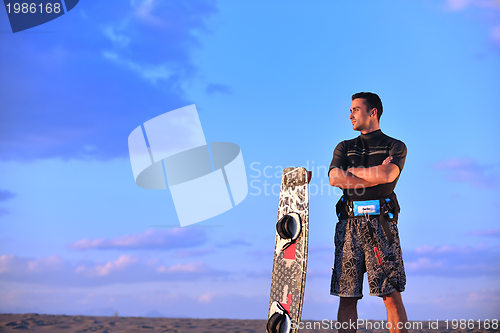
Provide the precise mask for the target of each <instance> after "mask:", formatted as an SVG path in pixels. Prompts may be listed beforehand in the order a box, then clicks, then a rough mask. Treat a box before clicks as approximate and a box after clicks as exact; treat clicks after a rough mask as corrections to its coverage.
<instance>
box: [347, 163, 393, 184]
mask: <svg viewBox="0 0 500 333" xmlns="http://www.w3.org/2000/svg"><path fill="white" fill-rule="evenodd" d="M348 171H349V172H350V173H351V174H353V175H354V176H356V177H359V178H361V179H364V180H366V181H368V182H372V183H377V184H386V183H390V182H392V181H394V180H395V179H396V178H397V177H398V175H399V168H398V166H397V165H395V164H392V163H388V164H381V165H377V166H374V167H370V168H349V169H348Z"/></svg>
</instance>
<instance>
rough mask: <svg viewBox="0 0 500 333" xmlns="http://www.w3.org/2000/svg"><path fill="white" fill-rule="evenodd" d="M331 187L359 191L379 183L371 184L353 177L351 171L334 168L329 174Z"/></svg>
mask: <svg viewBox="0 0 500 333" xmlns="http://www.w3.org/2000/svg"><path fill="white" fill-rule="evenodd" d="M328 178H329V179H330V185H332V186H336V187H340V188H342V189H357V188H363V187H372V186H375V185H378V183H374V182H370V181H368V180H365V179H363V178H360V177H357V176H356V175H353V174H352V173H350V172H349V171H345V170H341V169H339V168H334V169H332V170H330V173H329V174H328Z"/></svg>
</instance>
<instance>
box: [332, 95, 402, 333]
mask: <svg viewBox="0 0 500 333" xmlns="http://www.w3.org/2000/svg"><path fill="white" fill-rule="evenodd" d="M382 111H383V108H382V101H381V100H380V98H379V97H378V96H377V95H376V94H373V93H368V92H361V93H357V94H354V95H353V96H352V103H351V114H350V116H349V119H350V120H351V122H352V128H353V129H354V130H356V131H360V132H361V135H360V136H358V137H357V138H355V139H352V140H346V141H342V142H341V143H339V144H338V145H337V147H336V148H335V151H334V153H333V159H332V162H331V164H330V170H329V173H328V176H329V179H330V184H331V185H332V186H337V187H339V188H341V189H343V192H344V195H343V196H342V198H341V199H340V200H339V202H338V203H337V216H338V218H339V222H338V223H337V226H336V229H335V264H334V268H333V273H332V282H331V290H330V293H331V294H332V295H336V296H340V304H339V310H338V315H337V320H338V321H339V322H341V323H344V324H343V325H342V327H343V328H342V329H340V330H339V331H340V332H346V333H347V332H349V333H352V332H356V329H355V328H354V327H356V326H355V325H354V324H352V323H356V320H357V317H358V314H357V308H356V307H357V302H358V299H361V298H362V297H363V294H362V283H363V275H364V273H365V272H367V274H368V282H369V286H370V295H374V296H380V297H382V298H383V300H384V303H385V306H386V309H387V328H389V330H390V331H391V333H393V332H407V330H406V329H405V327H404V325H405V323H406V322H407V317H406V312H405V308H404V306H403V302H402V300H401V294H400V292H402V291H403V290H404V286H405V283H406V276H405V272H404V266H403V259H402V256H401V247H400V244H399V235H398V230H397V225H396V224H397V218H398V213H399V205H398V203H397V199H396V195H395V194H394V188H395V187H396V183H397V181H398V179H399V175H400V173H401V171H402V170H403V166H404V162H405V158H406V146H405V144H404V143H403V142H401V141H399V140H396V139H393V138H391V137H389V136H387V135H385V134H383V133H382V131H381V130H380V128H379V121H380V116H381V115H382Z"/></svg>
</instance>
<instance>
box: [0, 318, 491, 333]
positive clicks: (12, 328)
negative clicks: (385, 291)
mask: <svg viewBox="0 0 500 333" xmlns="http://www.w3.org/2000/svg"><path fill="white" fill-rule="evenodd" d="M375 323H380V321H371V324H372V325H373V328H377V326H376V325H375ZM412 323H413V324H415V326H414V327H415V328H418V327H419V325H421V326H420V327H421V329H410V330H409V332H411V333H416V332H422V333H423V332H425V333H445V332H454V333H462V332H464V333H465V332H468V333H486V332H500V330H498V329H484V327H481V329H479V327H478V322H477V321H476V322H475V324H474V325H475V328H472V329H469V328H466V329H460V328H459V327H458V328H457V329H453V327H452V325H451V322H449V323H448V329H447V328H446V322H444V321H440V322H439V323H438V326H437V328H436V327H435V326H433V328H431V329H429V327H428V326H429V322H427V321H422V322H416V321H415V322H412ZM315 324H316V326H317V328H316V329H314V328H312V327H314V326H313V325H315ZM331 324H332V323H329V324H328V325H327V324H326V323H321V322H314V321H303V322H302V323H301V325H303V326H302V327H303V329H301V330H300V332H303V333H319V332H336V331H337V330H335V329H329V328H328V326H330V325H331ZM482 324H483V325H484V323H482ZM320 325H322V326H320ZM307 328H309V329H307ZM19 331H32V332H60V333H69V332H99V333H111V332H170V333H184V332H185V333H226V332H234V333H239V332H241V333H243V332H248V333H253V332H261V333H264V332H265V331H266V321H265V320H238V319H193V318H146V317H99V316H64V315H42V314H33V313H27V314H0V332H19ZM359 331H360V332H366V333H369V332H374V333H378V332H388V330H386V329H380V328H379V329H366V328H360V329H359Z"/></svg>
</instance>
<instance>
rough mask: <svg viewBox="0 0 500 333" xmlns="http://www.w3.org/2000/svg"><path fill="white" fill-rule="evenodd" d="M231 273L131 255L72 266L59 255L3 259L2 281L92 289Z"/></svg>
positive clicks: (0, 264)
mask: <svg viewBox="0 0 500 333" xmlns="http://www.w3.org/2000/svg"><path fill="white" fill-rule="evenodd" d="M231 274H232V273H230V272H224V271H219V270H215V269H213V268H211V267H209V266H207V265H206V264H204V263H202V262H181V263H165V262H162V261H161V260H148V259H143V258H140V257H137V256H132V255H120V256H119V257H118V258H117V259H115V260H109V261H106V262H92V261H86V262H80V263H73V262H70V261H67V260H64V259H62V258H60V257H57V256H51V257H47V258H38V259H32V258H22V257H17V256H14V255H2V256H1V257H0V281H4V282H6V281H15V282H23V283H37V284H41V285H47V286H48V285H65V286H75V287H89V286H97V285H109V284H116V283H138V282H148V281H198V280H204V281H210V280H211V279H213V278H220V277H228V276H230V275H231Z"/></svg>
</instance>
